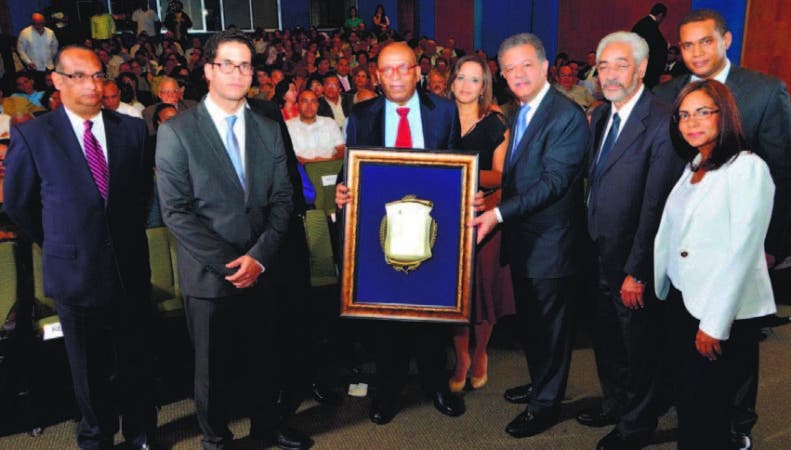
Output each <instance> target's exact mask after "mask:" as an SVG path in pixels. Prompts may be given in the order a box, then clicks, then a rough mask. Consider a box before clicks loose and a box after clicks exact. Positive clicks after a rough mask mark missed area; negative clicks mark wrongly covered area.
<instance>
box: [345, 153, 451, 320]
mask: <svg viewBox="0 0 791 450" xmlns="http://www.w3.org/2000/svg"><path fill="white" fill-rule="evenodd" d="M462 175H463V168H462V167H447V166H428V165H394V164H383V163H378V162H377V163H373V162H368V163H366V162H363V163H361V164H360V170H359V186H360V188H359V192H358V193H357V195H358V214H357V217H358V221H357V264H356V276H355V279H356V288H355V295H354V299H353V301H354V303H355V304H370V303H378V304H390V305H392V304H403V305H409V306H426V307H449V308H454V307H456V300H457V286H458V281H459V280H458V277H459V276H460V275H459V271H458V267H459V262H460V261H459V257H460V255H459V240H460V239H461V237H462V235H461V232H460V224H461V223H462V222H463V220H464V211H463V210H462V208H461V198H462V197H461V196H462V181H463V178H462ZM406 195H415V196H417V197H418V198H419V199H423V200H429V201H432V202H433V203H434V209H433V210H432V211H431V216H432V217H433V218H434V220H435V221H436V222H437V226H438V232H437V240H436V243H435V245H434V248H433V249H432V257H431V259H429V260H427V261H424V262H423V264H421V265H420V267H418V268H417V270H415V271H412V272H410V273H408V274H404V273H402V272H398V271H396V270H395V269H393V268H392V267H391V266H389V265H388V264H387V263H386V262H385V259H384V253H383V252H382V247H381V245H380V242H379V225H380V223H381V221H382V218H383V217H384V216H385V204H386V203H389V202H392V201H395V200H400V199H401V198H403V197H404V196H406Z"/></svg>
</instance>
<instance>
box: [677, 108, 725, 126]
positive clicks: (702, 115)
mask: <svg viewBox="0 0 791 450" xmlns="http://www.w3.org/2000/svg"><path fill="white" fill-rule="evenodd" d="M718 112H720V110H719V109H709V108H700V109H698V110H697V111H694V112H692V113H689V112H687V111H679V112H677V113H676V114H674V115H673V118H674V119H675V120H676V122H678V123H681V122H686V121H688V120H689V119H691V118H695V119H696V120H706V119H708V118H709V117H711V116H712V114H717V113H718Z"/></svg>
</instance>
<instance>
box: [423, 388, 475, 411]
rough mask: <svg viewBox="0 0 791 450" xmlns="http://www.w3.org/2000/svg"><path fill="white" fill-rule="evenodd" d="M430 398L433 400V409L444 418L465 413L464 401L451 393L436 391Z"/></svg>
mask: <svg viewBox="0 0 791 450" xmlns="http://www.w3.org/2000/svg"><path fill="white" fill-rule="evenodd" d="M431 397H432V399H433V400H434V408H436V409H437V411H439V412H441V413H442V414H445V415H446V416H450V417H458V416H460V415H462V414H464V412H465V411H467V408H466V407H465V406H464V399H463V398H462V397H460V396H458V395H456V394H454V393H452V392H449V391H437V392H435V393H434V394H432V396H431Z"/></svg>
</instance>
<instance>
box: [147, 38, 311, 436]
mask: <svg viewBox="0 0 791 450" xmlns="http://www.w3.org/2000/svg"><path fill="white" fill-rule="evenodd" d="M253 52H254V48H253V45H252V42H251V41H250V40H249V38H247V37H246V36H245V35H244V34H242V33H239V32H232V31H226V32H221V33H217V34H215V35H214V36H212V37H211V38H210V39H209V40H208V42H207V43H206V55H207V61H208V62H207V63H206V65H205V66H204V74H205V76H206V79H207V80H208V81H209V86H210V87H209V94H208V95H207V96H206V97H205V98H204V99H203V101H202V102H201V103H200V104H199V105H198V106H197V107H195V108H191V109H189V110H187V111H185V112H184V113H182V114H180V115H179V116H177V117H174V118H173V119H171V120H170V121H168V122H166V123H165V124H163V125H162V126H161V127H160V128H159V131H158V140H157V154H156V164H157V181H158V187H159V197H160V202H161V207H162V216H163V219H164V221H165V224H166V225H167V226H168V228H169V229H170V230H171V232H172V233H173V234H174V235H175V236H176V239H177V241H178V261H179V276H180V280H181V287H182V292H183V294H184V301H185V310H186V315H187V326H188V328H189V331H190V335H191V337H192V341H193V345H194V347H195V409H196V413H197V416H198V422H199V424H200V427H201V431H202V432H203V447H204V449H207V450H209V449H212V450H213V449H224V448H228V446H229V445H231V441H232V440H233V436H232V434H231V431H230V430H229V429H228V420H229V418H230V414H231V413H230V405H231V402H230V399H229V397H230V395H229V394H230V391H231V390H232V387H233V386H237V385H239V384H238V383H236V381H237V380H236V377H238V376H239V375H240V374H247V375H249V376H250V380H252V381H253V382H252V383H250V384H249V386H247V388H246V390H245V396H247V398H249V399H251V401H250V403H251V405H250V406H251V414H250V435H251V436H252V437H253V438H255V439H260V440H262V441H265V442H266V443H267V444H276V445H278V446H280V447H282V448H297V449H298V448H309V447H310V446H311V445H312V441H311V440H310V439H309V438H307V437H305V436H302V435H301V434H300V433H297V432H296V431H293V430H290V429H288V428H287V427H286V426H285V425H284V424H282V423H280V421H279V420H278V418H277V416H278V415H277V413H276V410H275V402H276V390H275V389H274V388H275V382H274V380H273V379H271V378H273V377H274V375H276V374H275V372H276V370H275V368H273V367H262V366H263V364H265V363H271V362H272V361H275V360H276V358H275V355H273V354H272V353H273V350H274V346H273V344H272V342H271V341H272V340H273V337H272V336H271V331H272V329H273V326H272V324H271V323H270V322H271V321H272V320H273V319H272V316H273V314H271V311H268V310H266V309H264V306H266V305H269V307H270V308H269V309H270V310H271V304H272V302H273V299H271V298H269V295H268V292H267V291H265V287H266V286H268V285H269V284H270V283H271V281H270V277H269V274H270V273H271V272H272V271H271V270H270V269H272V265H273V264H274V263H275V261H276V254H277V250H278V247H279V245H280V242H281V240H282V238H283V236H284V234H285V233H286V230H287V228H288V224H289V220H290V214H291V210H292V208H293V202H292V186H291V183H290V182H289V178H288V174H287V169H286V156H285V153H284V149H283V140H282V136H281V133H280V129H279V127H278V125H277V123H275V122H273V121H271V120H269V119H267V118H265V117H263V116H260V115H259V114H257V113H255V112H253V111H251V110H250V108H249V107H248V106H247V104H246V102H245V95H246V94H247V91H248V89H249V88H250V84H251V83H252V74H253V66H252V65H251V60H252V55H253ZM253 321H255V322H253ZM242 361H246V362H247V363H248V364H249V367H244V366H242V364H241V362H242Z"/></svg>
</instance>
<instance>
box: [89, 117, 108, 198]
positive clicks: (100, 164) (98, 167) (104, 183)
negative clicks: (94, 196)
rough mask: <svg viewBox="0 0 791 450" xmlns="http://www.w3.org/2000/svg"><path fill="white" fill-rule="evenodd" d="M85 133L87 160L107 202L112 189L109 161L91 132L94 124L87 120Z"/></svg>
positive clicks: (98, 187) (100, 192)
mask: <svg viewBox="0 0 791 450" xmlns="http://www.w3.org/2000/svg"><path fill="white" fill-rule="evenodd" d="M83 126H84V127H85V132H84V133H83V135H82V140H83V145H84V146H85V159H86V161H88V167H89V168H90V169H91V175H92V176H93V181H94V182H95V183H96V188H97V189H98V190H99V194H100V195H101V196H102V199H104V201H105V202H106V201H107V193H108V191H109V187H110V174H109V172H108V170H107V160H106V159H105V158H104V152H102V146H101V145H100V144H99V141H97V140H96V136H94V135H93V132H91V128H92V127H93V122H91V121H90V120H86V121H85V122H83Z"/></svg>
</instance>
